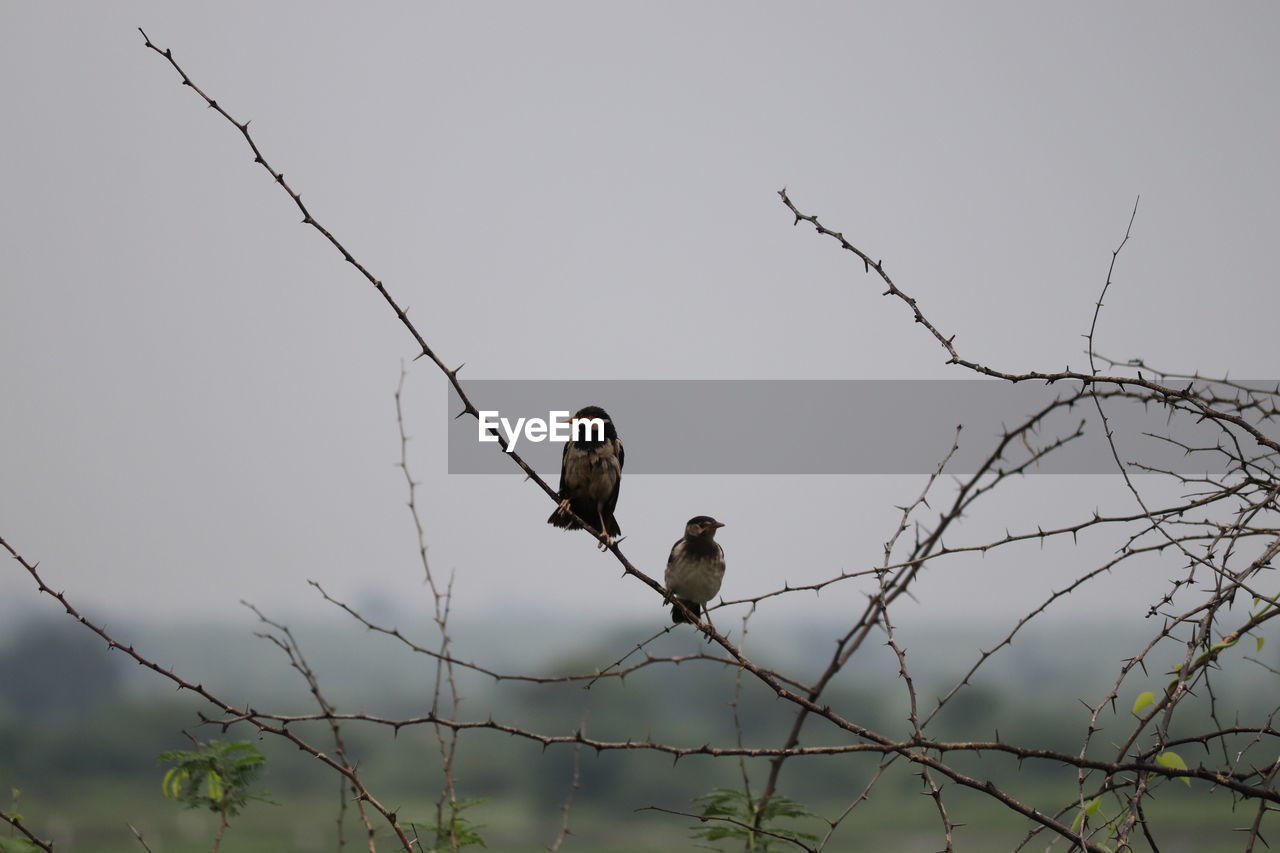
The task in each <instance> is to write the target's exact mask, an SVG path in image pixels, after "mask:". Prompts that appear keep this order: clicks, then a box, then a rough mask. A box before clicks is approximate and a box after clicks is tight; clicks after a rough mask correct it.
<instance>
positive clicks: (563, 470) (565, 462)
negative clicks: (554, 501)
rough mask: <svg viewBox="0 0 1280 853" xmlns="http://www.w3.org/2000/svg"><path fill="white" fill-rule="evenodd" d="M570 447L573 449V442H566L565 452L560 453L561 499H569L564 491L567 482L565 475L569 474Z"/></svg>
mask: <svg viewBox="0 0 1280 853" xmlns="http://www.w3.org/2000/svg"><path fill="white" fill-rule="evenodd" d="M570 447H573V442H572V441H566V442H565V443H564V450H561V451H560V488H559V492H560V497H561V498H565V497H567V495H566V494H565V491H564V485H565V483H564V481H565V475H566V474H567V473H568V468H569V448H570Z"/></svg>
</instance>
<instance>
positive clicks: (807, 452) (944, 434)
mask: <svg viewBox="0 0 1280 853" xmlns="http://www.w3.org/2000/svg"><path fill="white" fill-rule="evenodd" d="M1238 384H1243V385H1246V386H1248V387H1251V388H1259V389H1272V388H1274V387H1275V386H1276V383H1275V382H1274V381H1272V380H1266V381H1258V382H1243V383H1238ZM466 388H467V394H468V395H469V396H470V397H471V400H472V402H473V403H474V404H475V406H476V407H477V408H479V409H481V410H482V411H485V412H489V413H491V414H490V415H489V416H488V417H489V421H490V423H494V424H495V425H497V428H498V429H499V430H504V432H503V434H504V436H505V435H506V434H507V432H508V431H510V430H513V429H514V428H515V425H516V424H517V422H518V419H520V418H524V419H526V421H525V425H526V426H527V424H528V422H529V420H530V419H537V420H540V421H542V422H548V421H550V420H552V419H553V418H554V417H556V415H555V414H553V413H557V412H558V413H561V416H562V415H563V413H565V412H573V411H576V410H577V409H580V408H582V407H583V406H587V405H597V406H601V407H603V408H604V409H606V410H607V411H608V412H609V415H610V417H611V418H612V419H613V422H614V424H615V425H616V427H617V429H618V435H619V437H620V438H621V439H622V442H623V445H624V447H625V448H626V453H627V457H626V470H627V473H628V474H925V473H929V472H932V471H933V470H934V469H935V468H936V466H937V464H938V462H939V461H940V460H941V459H942V457H943V456H944V455H945V454H946V453H947V451H948V450H949V449H950V448H951V444H952V440H953V438H954V436H955V428H956V426H957V425H963V426H964V429H963V430H962V432H961V435H960V447H959V450H957V451H956V453H955V455H954V456H953V457H952V459H951V461H950V463H949V464H948V465H947V471H948V472H950V473H953V474H972V473H975V472H976V471H978V470H979V469H980V467H981V466H982V465H983V464H984V463H986V461H987V459H988V457H989V456H990V455H991V454H992V452H993V451H994V450H995V448H996V446H997V443H998V442H999V441H1000V437H1001V435H1003V434H1004V432H1005V431H1006V430H1012V429H1014V428H1016V427H1018V426H1020V425H1021V424H1023V423H1025V422H1026V421H1027V420H1028V419H1029V418H1030V417H1031V416H1032V415H1033V414H1035V413H1037V412H1039V411H1041V410H1043V409H1045V408H1046V407H1049V406H1051V405H1052V404H1053V403H1054V401H1055V400H1065V399H1068V398H1070V397H1071V396H1073V395H1074V394H1076V393H1077V391H1078V385H1068V384H1067V383H1057V384H1055V385H1048V386H1047V385H1044V384H1043V383H1034V384H1033V383H1029V382H1023V383H1019V384H1017V385H1014V384H1011V383H1008V382H998V381H988V380H794V379H786V380H755V379H752V380H668V379H645V380H603V379H602V380H586V379H583V380H469V381H468V382H467V384H466ZM1103 406H1104V410H1105V412H1106V414H1107V417H1108V419H1109V420H1110V423H1111V428H1112V430H1113V432H1114V434H1115V436H1116V442H1117V447H1118V449H1119V451H1120V453H1121V455H1122V458H1124V459H1125V460H1126V461H1129V462H1134V461H1136V462H1141V463H1142V464H1143V465H1145V466H1149V467H1151V468H1155V469H1160V470H1166V471H1172V472H1175V473H1179V474H1187V475H1196V474H1221V473H1223V472H1224V471H1226V470H1227V467H1228V464H1229V461H1228V459H1227V458H1226V456H1225V455H1224V454H1222V453H1218V452H1196V453H1187V452H1186V451H1185V449H1184V447H1182V446H1178V445H1176V444H1172V443H1170V442H1168V441H1165V440H1161V439H1159V438H1156V437H1153V436H1166V437H1172V438H1173V439H1175V440H1176V441H1177V442H1179V443H1181V444H1182V445H1184V446H1187V447H1210V448H1212V447H1215V446H1216V445H1217V444H1218V443H1219V440H1220V438H1221V435H1222V433H1221V430H1220V429H1219V428H1218V427H1217V426H1215V425H1214V424H1212V423H1206V422H1197V420H1196V418H1194V417H1193V416H1190V415H1186V414H1179V415H1176V416H1175V417H1173V418H1172V419H1170V418H1169V410H1168V409H1167V408H1165V407H1164V406H1161V405H1156V404H1148V405H1145V406H1144V405H1143V404H1142V403H1141V402H1140V401H1137V400H1134V399H1129V398H1124V397H1112V398H1109V399H1104V400H1103ZM461 409H462V404H461V402H460V401H459V400H458V398H457V395H456V394H455V393H454V391H453V389H452V388H450V389H449V417H450V418H451V420H450V422H449V473H450V474H519V473H520V469H519V468H518V467H517V466H515V465H513V464H512V463H511V460H509V459H504V458H503V457H504V456H505V455H506V454H504V453H503V452H502V450H501V449H500V447H499V446H498V445H497V444H496V443H490V442H483V441H481V440H480V438H479V431H478V426H477V422H476V420H475V419H473V418H470V417H463V418H459V419H456V420H453V419H452V418H453V415H456V414H457V413H458V412H459V411H461ZM499 418H505V419H506V420H507V425H506V427H505V428H504V427H503V426H502V425H500V424H499V421H498V419H499ZM1081 422H1083V430H1084V434H1083V435H1082V436H1081V437H1079V438H1075V439H1073V440H1071V441H1068V442H1067V443H1066V444H1065V445H1063V446H1062V447H1059V448H1057V449H1054V450H1053V451H1052V452H1049V453H1046V454H1044V455H1043V457H1042V458H1040V459H1038V460H1037V461H1035V462H1034V463H1032V464H1031V466H1030V467H1028V468H1027V469H1026V472H1027V473H1028V474H1115V473H1117V470H1118V469H1117V468H1116V464H1115V460H1114V459H1113V458H1112V455H1111V450H1110V448H1109V447H1108V446H1107V442H1106V437H1105V433H1104V431H1103V428H1102V425H1101V421H1100V419H1099V417H1098V413H1097V410H1096V408H1095V406H1094V404H1093V402H1092V400H1091V399H1088V398H1084V399H1078V400H1077V401H1076V402H1075V404H1074V405H1073V406H1071V407H1067V406H1065V405H1064V406H1060V407H1059V408H1057V409H1056V410H1054V411H1052V412H1051V413H1050V414H1048V415H1047V416H1046V417H1045V418H1044V419H1043V421H1042V422H1041V423H1040V424H1039V425H1038V428H1037V429H1036V431H1035V432H1034V433H1028V434H1026V435H1025V441H1024V440H1023V437H1019V438H1018V439H1016V440H1014V441H1012V442H1010V443H1009V447H1008V448H1007V450H1006V453H1005V457H1004V461H1003V462H1001V463H999V467H1000V468H1004V469H1008V468H1010V467H1013V466H1015V465H1021V464H1023V463H1026V462H1027V461H1028V460H1029V459H1031V458H1032V455H1033V454H1036V453H1039V452H1041V451H1043V450H1044V449H1045V448H1046V447H1048V446H1049V445H1051V444H1052V443H1053V442H1055V441H1056V440H1059V439H1061V438H1064V437H1066V436H1070V435H1071V434H1073V433H1074V432H1075V431H1076V430H1077V428H1079V427H1080V425H1081ZM539 432H540V431H539V430H538V429H537V428H536V425H535V428H534V430H533V431H532V433H526V432H525V430H524V429H523V428H522V429H521V431H520V434H519V435H518V436H517V438H516V443H515V450H516V451H517V452H518V453H519V454H520V455H521V456H522V457H523V458H524V459H525V461H526V462H528V463H529V464H530V465H531V466H532V467H533V468H534V469H535V470H536V471H538V473H539V474H541V475H543V476H544V477H547V478H549V479H552V484H553V485H554V479H553V478H555V477H557V476H558V475H559V470H560V453H561V451H562V450H563V448H564V445H563V443H562V442H556V441H551V440H549V439H547V438H545V437H544V438H543V440H540V441H539V440H535V438H536V437H537V436H538V435H539ZM1241 447H1242V449H1243V450H1244V452H1245V453H1247V454H1250V455H1256V454H1257V452H1258V450H1257V448H1256V446H1255V445H1254V443H1253V442H1252V441H1250V440H1245V441H1243V442H1242V445H1241Z"/></svg>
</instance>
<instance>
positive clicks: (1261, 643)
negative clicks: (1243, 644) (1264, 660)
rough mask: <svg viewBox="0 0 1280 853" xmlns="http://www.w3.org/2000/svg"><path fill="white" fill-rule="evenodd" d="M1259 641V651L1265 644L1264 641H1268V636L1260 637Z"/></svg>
mask: <svg viewBox="0 0 1280 853" xmlns="http://www.w3.org/2000/svg"><path fill="white" fill-rule="evenodd" d="M1257 642H1258V651H1262V646H1263V644H1264V643H1266V642H1267V638H1266V637H1259V638H1258V641H1257Z"/></svg>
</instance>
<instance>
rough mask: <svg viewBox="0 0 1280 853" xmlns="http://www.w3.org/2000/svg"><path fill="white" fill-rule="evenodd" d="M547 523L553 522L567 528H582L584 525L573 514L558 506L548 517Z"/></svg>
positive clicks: (557, 525)
mask: <svg viewBox="0 0 1280 853" xmlns="http://www.w3.org/2000/svg"><path fill="white" fill-rule="evenodd" d="M547 524H553V525H555V526H556V527H563V528H564V529H565V530H581V529H582V525H581V524H579V523H578V522H577V521H575V520H574V518H573V516H571V515H569V513H567V512H562V511H561V510H560V507H556V509H555V512H553V513H551V517H550V518H548V519H547Z"/></svg>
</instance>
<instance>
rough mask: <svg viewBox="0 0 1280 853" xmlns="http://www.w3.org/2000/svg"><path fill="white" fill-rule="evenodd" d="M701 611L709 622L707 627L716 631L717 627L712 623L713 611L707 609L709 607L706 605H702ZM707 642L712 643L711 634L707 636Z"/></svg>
mask: <svg viewBox="0 0 1280 853" xmlns="http://www.w3.org/2000/svg"><path fill="white" fill-rule="evenodd" d="M699 609H700V610H701V611H702V616H703V617H704V618H705V619H706V620H707V627H708V628H710V629H711V630H712V631H714V630H715V629H716V626H715V625H714V624H713V623H712V621H711V611H710V610H708V609H707V606H706V605H705V604H704V605H702V606H701V607H700V608H699ZM707 642H708V643H710V642H711V635H710V634H707Z"/></svg>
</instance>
